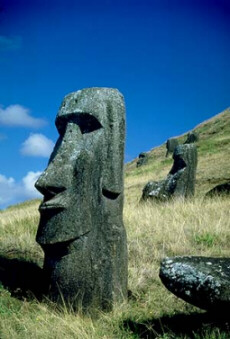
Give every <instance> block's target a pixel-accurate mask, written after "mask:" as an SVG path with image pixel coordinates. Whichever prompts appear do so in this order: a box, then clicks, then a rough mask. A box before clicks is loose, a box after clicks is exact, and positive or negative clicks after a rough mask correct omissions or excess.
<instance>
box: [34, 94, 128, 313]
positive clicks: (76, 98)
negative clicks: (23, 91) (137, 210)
mask: <svg viewBox="0 0 230 339" xmlns="http://www.w3.org/2000/svg"><path fill="white" fill-rule="evenodd" d="M55 123H56V127H57V129H58V132H59V138H58V140H57V143H56V145H55V148H54V150H53V153H52V154H51V157H50V160H49V164H48V167H47V169H46V170H45V171H44V172H43V173H42V175H41V176H40V177H39V179H38V180H37V182H36V184H35V186H36V188H37V189H38V190H39V191H40V192H41V193H42V194H43V195H44V200H43V202H42V204H41V205H40V208H39V210H40V223H39V227H38V231H37V236H36V240H37V242H38V243H39V244H40V245H41V246H42V248H43V250H44V252H45V262H44V269H45V270H46V271H47V272H48V273H49V276H50V286H51V287H50V290H51V294H52V297H53V299H54V300H58V298H59V296H60V292H61V294H62V295H63V297H64V299H65V300H67V301H69V302H70V303H72V304H73V303H75V306H76V305H77V304H79V303H82V306H83V307H86V308H87V307H88V306H92V305H93V306H95V307H96V308H98V307H99V308H102V309H106V306H105V305H111V303H112V302H113V301H114V299H116V297H117V299H119V297H120V296H121V294H123V296H125V294H126V292H127V291H126V288H127V286H126V283H127V254H126V234H125V230H124V227H123V221H122V209H123V158H124V136H125V106H124V100H123V96H122V95H121V93H120V92H119V91H118V90H116V89H111V88H87V89H83V90H80V91H77V92H74V93H71V94H69V95H67V96H66V97H65V98H64V100H63V102H62V104H61V107H60V109H59V111H58V114H57V117H56V121H55ZM116 235H117V237H116ZM112 247H113V250H112V249H111V248H112ZM118 252H119V253H118ZM105 261H106V262H105ZM118 266H119V267H118ZM122 274H123V275H124V276H123V277H121V275H122ZM103 279H104V282H103V284H102V283H101V281H102V280H103ZM102 285H103V286H102ZM118 289H119V291H118ZM114 295H115V296H114ZM73 300H74V302H73ZM109 307H110V306H108V308H109Z"/></svg>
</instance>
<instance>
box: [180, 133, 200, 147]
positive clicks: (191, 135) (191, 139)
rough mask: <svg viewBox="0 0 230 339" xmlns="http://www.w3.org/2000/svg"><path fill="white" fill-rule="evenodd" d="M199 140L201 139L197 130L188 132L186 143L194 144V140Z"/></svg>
mask: <svg viewBox="0 0 230 339" xmlns="http://www.w3.org/2000/svg"><path fill="white" fill-rule="evenodd" d="M198 140H199V135H198V134H197V133H196V132H195V131H192V132H189V133H188V134H187V138H186V140H185V142H184V143H185V144H193V143H194V142H197V141H198Z"/></svg>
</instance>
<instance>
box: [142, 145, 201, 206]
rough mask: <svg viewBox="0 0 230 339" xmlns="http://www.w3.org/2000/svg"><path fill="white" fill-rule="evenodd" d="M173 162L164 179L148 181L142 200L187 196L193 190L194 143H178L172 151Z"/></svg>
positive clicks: (160, 199) (195, 158)
mask: <svg viewBox="0 0 230 339" xmlns="http://www.w3.org/2000/svg"><path fill="white" fill-rule="evenodd" d="M173 159H174V163H173V166H172V168H171V170H170V172H169V174H168V176H167V178H166V179H165V180H162V181H159V182H156V181H150V182H148V183H147V185H146V186H145V187H144V189H143V192H142V200H147V199H154V200H156V201H165V200H168V199H169V198H172V197H184V198H188V197H191V196H193V195H194V192H195V176H196V167H197V150H196V146H195V145H194V144H186V145H178V146H177V147H176V148H175V150H174V153H173Z"/></svg>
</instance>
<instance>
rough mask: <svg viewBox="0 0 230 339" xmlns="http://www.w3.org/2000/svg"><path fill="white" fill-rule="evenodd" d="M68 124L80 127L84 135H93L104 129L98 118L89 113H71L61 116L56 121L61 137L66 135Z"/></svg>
mask: <svg viewBox="0 0 230 339" xmlns="http://www.w3.org/2000/svg"><path fill="white" fill-rule="evenodd" d="M68 123H74V124H76V125H78V126H79V128H80V130H81V133H82V134H85V133H91V132H94V131H96V130H98V129H100V128H102V125H101V123H100V122H99V121H98V120H97V118H95V116H93V115H91V114H89V113H79V114H78V113H70V114H67V115H63V116H59V117H57V119H56V126H57V129H58V132H59V133H60V135H63V134H64V132H65V129H66V125H67V124H68Z"/></svg>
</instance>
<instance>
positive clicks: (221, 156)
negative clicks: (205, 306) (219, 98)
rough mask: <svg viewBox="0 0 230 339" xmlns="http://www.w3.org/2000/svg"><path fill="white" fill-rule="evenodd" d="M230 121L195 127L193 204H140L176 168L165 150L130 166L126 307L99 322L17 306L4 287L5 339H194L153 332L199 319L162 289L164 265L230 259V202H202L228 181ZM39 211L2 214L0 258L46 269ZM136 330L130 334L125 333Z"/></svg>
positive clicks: (0, 312)
mask: <svg viewBox="0 0 230 339" xmlns="http://www.w3.org/2000/svg"><path fill="white" fill-rule="evenodd" d="M229 121H230V115H229V110H227V111H225V112H224V113H222V114H221V115H220V116H217V117H215V118H214V119H213V120H211V122H210V121H207V122H205V123H204V124H202V125H200V126H198V127H197V128H198V130H199V133H200V141H199V143H198V154H199V160H198V170H197V193H196V196H195V198H194V199H191V200H188V201H183V200H179V199H178V200H174V201H170V202H168V203H164V204H163V203H162V204H154V203H145V204H140V203H139V200H140V197H141V193H142V189H143V186H144V185H145V184H146V183H147V182H148V181H149V180H160V179H163V178H164V177H165V176H166V175H167V173H168V171H169V169H170V168H171V166H172V160H171V159H165V146H164V145H163V146H161V147H159V148H156V149H154V150H152V151H151V152H150V161H149V164H148V165H147V166H144V167H143V168H139V169H136V164H135V161H134V162H132V163H130V164H128V165H127V166H126V179H125V206H124V223H125V226H126V229H127V235H128V250H129V290H130V293H129V294H130V298H129V300H128V301H127V302H125V303H124V304H122V305H115V307H114V311H113V312H111V313H109V314H100V316H99V318H98V319H94V320H93V319H91V318H90V317H86V316H82V315H80V314H78V315H76V314H73V313H71V312H67V311H66V310H65V308H62V309H57V306H56V305H53V304H52V303H50V302H49V301H47V300H43V301H42V302H38V301H36V299H34V298H32V299H24V300H18V299H17V298H14V297H12V296H11V294H10V292H9V291H7V289H6V288H4V287H0V338H1V339H11V338H14V339H31V338H34V339H41V338H42V339H44V338H45V339H51V338H52V339H54V338H55V339H62V338H65V339H71V338H73V339H75V338H80V339H87V338H95V339H97V338H98V339H99V338H104V339H113V338H114V339H118V338H124V339H127V338H139V337H142V338H154V337H155V338H162V339H170V338H191V337H190V335H187V334H186V333H185V334H184V335H181V336H180V335H178V334H175V333H171V332H170V330H169V329H167V328H163V325H162V328H161V327H160V330H159V333H158V332H156V331H155V330H154V329H152V326H153V324H154V322H155V319H163V318H162V316H167V315H173V314H178V313H181V312H182V313H184V314H186V313H189V312H192V311H195V310H196V312H199V310H198V309H196V308H195V307H193V306H191V305H188V304H186V303H184V302H183V301H181V300H180V299H178V298H176V297H175V296H174V295H172V294H171V293H169V292H168V291H167V290H166V289H165V288H164V286H163V285H162V283H161V282H160V279H159V277H158V272H159V265H160V261H161V259H162V258H163V257H165V256H175V255H202V256H217V257H221V256H224V257H229V256H230V249H229V243H230V227H229V226H230V224H229V220H230V208H229V207H230V205H229V198H228V197H222V198H221V197H218V196H217V197H215V198H212V199H210V198H209V199H204V198H203V195H204V192H206V191H207V190H208V189H210V188H211V187H212V186H214V185H215V184H217V183H219V182H221V181H223V180H225V179H228V178H229V179H230V167H229V163H230V158H229V157H230V155H229V150H228V145H229V126H230V124H229ZM182 138H183V137H182ZM38 204H39V202H38V201H34V202H29V203H25V204H21V205H18V206H15V207H12V208H10V209H7V210H5V211H1V212H0V259H1V257H2V258H3V257H4V258H10V259H12V258H19V259H23V260H26V261H32V262H34V263H36V264H39V265H40V266H41V265H42V260H43V252H42V250H41V248H40V247H39V246H38V245H37V244H36V242H35V234H36V230H37V226H38V220H39V214H38V211H37V208H38ZM1 274H3V275H4V269H3V268H2V267H1V265H0V276H1ZM16 278H17V277H16ZM188 319H190V318H188ZM130 323H132V324H133V328H132V329H129V326H127V324H130ZM160 324H161V323H160ZM188 327H189V326H188ZM143 328H144V331H145V332H143ZM162 329H163V331H162ZM141 333H142V334H141ZM148 335H149V337H148ZM228 335H229V333H227V332H226V331H223V330H221V329H219V328H214V329H212V328H208V327H207V328H206V329H204V331H203V332H202V334H200V333H198V332H197V333H195V334H194V338H206V339H211V338H213V339H214V338H220V339H227V338H229V336H228Z"/></svg>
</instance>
